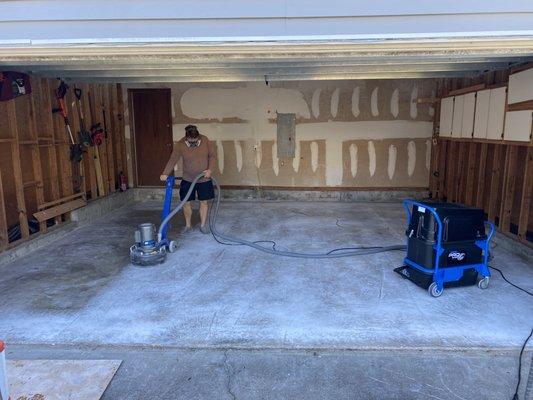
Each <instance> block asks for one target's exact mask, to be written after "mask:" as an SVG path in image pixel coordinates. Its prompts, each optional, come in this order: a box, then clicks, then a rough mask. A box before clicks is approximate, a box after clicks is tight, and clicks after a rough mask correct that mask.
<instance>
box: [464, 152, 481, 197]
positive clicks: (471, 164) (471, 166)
mask: <svg viewBox="0 0 533 400" xmlns="http://www.w3.org/2000/svg"><path fill="white" fill-rule="evenodd" d="M466 164H467V166H468V167H467V168H468V170H467V174H466V190H465V204H468V205H473V198H474V180H475V176H476V165H479V164H478V162H477V146H476V143H474V142H471V143H470V144H469V151H468V160H467V163H466Z"/></svg>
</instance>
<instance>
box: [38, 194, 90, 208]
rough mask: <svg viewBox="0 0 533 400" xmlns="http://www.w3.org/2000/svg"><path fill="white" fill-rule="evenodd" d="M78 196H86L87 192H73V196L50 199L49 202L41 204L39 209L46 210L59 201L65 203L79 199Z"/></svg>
mask: <svg viewBox="0 0 533 400" xmlns="http://www.w3.org/2000/svg"><path fill="white" fill-rule="evenodd" d="M78 197H81V198H85V194H84V193H76V194H73V195H71V196H67V197H63V198H61V199H57V200H54V201H49V202H48V203H44V204H42V205H40V206H39V211H40V210H44V209H45V208H49V207H52V206H55V205H56V204H59V203H65V202H67V201H69V200H72V199H77V198H78Z"/></svg>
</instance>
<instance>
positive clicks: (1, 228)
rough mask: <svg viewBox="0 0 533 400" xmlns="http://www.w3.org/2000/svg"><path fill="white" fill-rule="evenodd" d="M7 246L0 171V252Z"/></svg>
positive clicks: (0, 172)
mask: <svg viewBox="0 0 533 400" xmlns="http://www.w3.org/2000/svg"><path fill="white" fill-rule="evenodd" d="M8 244H9V237H8V235H7V217H6V205H5V201H4V187H3V186H2V171H0V251H4V250H5V249H6V248H7V245H8Z"/></svg>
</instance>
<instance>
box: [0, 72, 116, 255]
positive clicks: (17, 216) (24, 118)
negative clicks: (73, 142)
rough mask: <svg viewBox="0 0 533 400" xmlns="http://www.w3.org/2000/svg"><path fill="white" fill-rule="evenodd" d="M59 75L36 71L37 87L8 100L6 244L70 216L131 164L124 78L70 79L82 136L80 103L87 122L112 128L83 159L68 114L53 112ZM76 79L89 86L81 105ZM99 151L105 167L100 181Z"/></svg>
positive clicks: (1, 208) (1, 194) (1, 178)
mask: <svg viewBox="0 0 533 400" xmlns="http://www.w3.org/2000/svg"><path fill="white" fill-rule="evenodd" d="M58 83H59V81H57V80H53V79H38V78H33V79H32V81H31V85H32V93H31V94H30V95H25V96H20V97H17V98H15V99H14V100H10V101H6V102H0V251H3V250H5V249H6V248H9V247H11V246H14V245H16V244H17V243H18V241H20V240H26V239H28V238H29V237H30V236H31V234H32V233H36V232H41V233H45V232H46V231H47V229H48V228H49V227H50V226H51V225H56V224H58V223H61V222H63V221H67V220H69V218H70V211H72V210H73V209H74V208H78V207H80V206H83V205H84V204H85V202H86V200H87V199H88V200H90V199H96V198H98V197H102V196H106V195H108V194H110V193H113V192H115V191H116V190H118V187H119V179H118V176H119V173H120V172H121V171H123V172H126V171H125V170H126V163H125V150H124V149H125V142H124V140H125V138H124V126H123V123H122V119H123V117H122V114H123V107H122V104H121V99H122V93H121V90H122V89H121V88H120V85H115V84H79V85H76V84H75V83H73V82H69V83H68V84H69V86H70V90H69V91H68V92H67V95H66V97H65V104H66V107H67V111H68V117H69V120H70V123H71V126H72V132H73V134H74V135H76V139H77V134H78V132H79V130H80V122H79V118H78V111H81V112H82V113H83V115H84V117H85V128H86V129H89V128H90V127H91V125H93V124H96V123H100V124H101V125H102V127H104V128H105V138H104V141H103V143H102V145H100V146H91V147H88V148H86V149H85V152H84V154H83V161H82V162H80V163H73V162H71V161H70V160H69V139H68V135H67V133H66V129H65V125H64V122H63V118H62V117H61V115H60V114H59V113H56V114H53V113H52V109H53V108H55V107H57V99H56V96H55V89H56V88H57V86H58ZM75 87H76V88H79V89H81V90H82V98H81V102H82V109H81V110H78V104H77V102H76V98H75V96H74V92H73V89H74V88H75ZM104 123H105V124H104ZM96 156H99V161H100V167H101V176H102V182H101V186H100V189H99V188H98V182H97V176H98V175H100V172H99V171H98V170H97V168H96V163H95V161H96V158H95V157H96ZM9 232H11V242H10V240H9V236H10V235H9V234H8V233H9ZM14 233H18V234H17V235H15V234H14ZM14 237H17V239H16V240H13V238H14Z"/></svg>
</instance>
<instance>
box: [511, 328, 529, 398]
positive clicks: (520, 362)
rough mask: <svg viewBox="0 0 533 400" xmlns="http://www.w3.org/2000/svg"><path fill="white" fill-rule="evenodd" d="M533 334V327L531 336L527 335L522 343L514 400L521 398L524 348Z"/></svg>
mask: <svg viewBox="0 0 533 400" xmlns="http://www.w3.org/2000/svg"><path fill="white" fill-rule="evenodd" d="M532 335H533V329H531V332H530V333H529V336H528V337H527V339H526V341H525V342H524V344H523V345H522V349H520V356H519V357H518V382H517V383H516V390H515V392H514V395H513V400H519V399H518V389H519V388H520V381H521V379H522V376H521V375H522V356H523V355H524V349H525V348H526V346H527V343H528V342H529V339H531V336H532Z"/></svg>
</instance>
